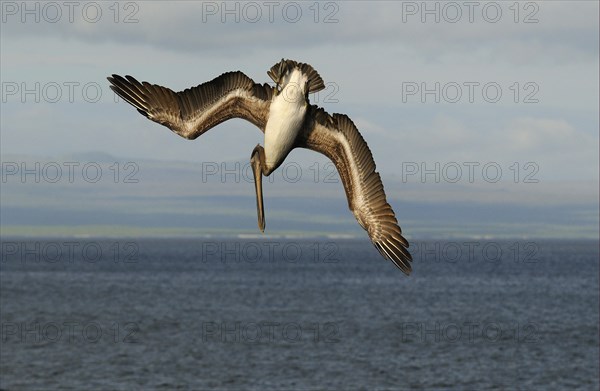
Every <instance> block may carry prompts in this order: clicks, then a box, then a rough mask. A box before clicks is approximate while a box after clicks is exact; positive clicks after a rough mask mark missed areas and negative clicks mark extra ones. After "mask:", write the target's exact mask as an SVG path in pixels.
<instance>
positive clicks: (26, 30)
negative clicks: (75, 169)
mask: <svg viewBox="0 0 600 391" xmlns="http://www.w3.org/2000/svg"><path fill="white" fill-rule="evenodd" d="M115 4H116V5H115ZM1 11H2V24H1V28H2V34H1V51H2V52H1V54H2V55H1V66H2V119H1V121H2V123H1V147H0V150H1V152H2V155H3V161H4V160H6V156H13V155H30V156H46V157H56V156H65V155H69V154H74V153H88V152H103V153H108V154H110V155H113V156H116V157H119V158H122V159H129V160H132V159H154V160H169V161H172V160H177V161H190V162H196V163H199V162H207V161H209V162H222V161H227V160H243V159H247V158H248V157H249V155H250V152H251V150H252V148H253V147H254V145H256V143H258V142H262V134H261V133H260V132H259V131H258V130H256V129H255V128H254V127H253V126H252V125H250V124H248V123H246V122H243V121H241V120H233V121H229V122H228V123H226V124H224V125H221V126H220V127H219V128H218V129H215V130H212V131H211V132H209V133H207V134H206V135H204V136H202V138H200V139H198V140H196V141H195V142H190V141H187V140H184V139H181V138H179V137H176V136H174V135H173V134H172V133H171V132H170V131H169V130H168V129H166V128H164V127H162V126H160V125H158V124H155V123H152V122H150V121H148V120H146V119H145V118H143V117H142V116H140V115H139V114H137V113H136V111H135V110H134V109H133V108H132V107H130V106H129V105H127V104H126V103H124V102H122V101H118V100H117V99H116V98H115V96H114V95H113V93H112V91H111V90H110V89H109V88H108V83H107V81H106V76H108V75H110V74H113V73H118V74H131V75H134V76H135V77H136V78H138V79H141V80H147V81H150V82H152V83H157V84H161V85H164V86H168V87H171V88H172V89H174V90H181V89H184V88H187V87H190V86H193V85H197V84H200V83H202V82H204V81H207V80H210V79H212V78H214V77H216V76H218V75H219V74H221V73H223V72H225V71H230V70H241V71H243V72H244V73H246V74H247V75H248V76H250V77H251V78H253V79H254V80H255V81H257V82H260V83H263V82H267V81H269V79H268V76H267V75H266V71H267V69H269V68H270V67H271V66H272V65H273V64H274V63H276V62H278V61H279V60H280V59H281V58H292V59H295V60H298V61H301V62H307V63H310V64H312V65H313V66H314V67H315V69H317V71H318V72H319V73H320V74H321V76H322V78H323V79H324V81H325V82H326V86H327V88H326V89H325V90H324V91H321V92H320V93H318V94H316V95H313V96H312V97H311V99H312V101H313V102H314V103H317V104H319V105H320V106H323V107H325V109H326V110H327V111H329V112H330V113H333V112H340V113H346V114H348V115H349V116H350V117H351V118H352V119H353V120H354V122H355V123H356V124H357V126H358V127H359V129H360V131H361V132H362V133H363V135H364V137H365V138H366V140H367V141H368V143H369V146H370V148H371V150H372V151H373V153H374V156H375V160H376V163H377V165H378V169H379V171H380V172H381V173H382V176H383V177H384V181H385V179H386V178H392V177H402V175H405V176H406V175H407V174H409V173H410V175H409V176H408V178H409V179H411V180H415V181H417V182H418V181H421V182H422V181H423V177H421V175H420V174H421V172H420V171H421V170H422V169H424V170H425V169H429V170H431V169H433V170H434V171H437V172H438V174H441V176H442V181H443V180H444V177H449V178H451V179H452V178H455V177H456V172H457V171H456V170H457V167H458V168H460V170H461V171H462V172H461V175H462V177H461V179H460V182H461V183H463V184H465V183H467V184H468V181H467V178H468V176H469V167H474V170H475V171H473V173H472V174H473V175H474V178H475V181H477V180H479V181H480V182H481V178H482V177H484V178H489V177H493V176H494V175H495V170H497V168H498V167H499V168H500V170H502V175H503V176H502V179H503V180H505V179H506V180H507V181H512V182H517V183H522V182H523V181H524V178H529V179H535V180H537V181H538V182H540V181H541V182H544V181H545V182H546V183H554V182H557V181H562V182H564V181H577V182H573V183H575V184H574V185H573V186H574V188H573V189H572V193H574V194H575V193H578V191H579V190H581V189H583V190H581V191H586V192H588V191H590V190H589V189H595V188H597V185H594V186H587V185H586V186H584V187H577V186H580V184H581V183H587V184H590V183H592V184H596V183H597V181H598V129H599V124H598V105H599V102H598V44H599V43H598V3H597V2H594V1H582V2H574V1H552V2H518V3H517V2H427V3H423V2H411V1H405V2H387V1H385V2H371V1H369V2H366V1H365V2H362V1H352V2H318V3H317V2H312V1H310V2H279V1H272V2H271V1H268V2H260V1H259V2H220V1H219V2H199V1H198V2H196V1H181V2H161V1H153V2H150V1H131V2H120V3H118V4H117V3H114V2H106V3H105V2H73V3H67V4H65V3H63V2H49V3H44V2H31V3H22V2H11V1H4V2H2V10H1ZM288 159H291V160H294V159H295V160H298V161H302V162H305V163H307V164H310V161H311V159H312V161H313V162H316V161H322V160H321V158H320V157H317V156H315V154H313V153H311V152H307V151H294V152H293V153H292V154H291V155H290V156H289V158H288ZM515 164H516V165H515ZM438 165H439V169H438V168H436V167H438ZM469 165H470V166H469ZM444 167H446V171H444ZM483 167H486V169H488V168H490V167H491V170H492V171H486V172H483ZM407 170H411V171H407ZM415 170H417V171H416V172H415ZM432 178H434V175H430V176H427V175H426V176H425V177H424V180H425V181H432V180H434V179H432ZM447 182H451V181H447ZM483 182H484V183H483V185H485V184H486V183H485V182H487V181H483ZM577 183H579V185H578V184H577ZM480 185H481V183H480ZM570 191H571V190H570ZM526 192H527V193H528V194H530V193H531V189H530V188H527V190H526ZM543 196H544V195H543V194H540V197H543ZM594 197H595V195H594Z"/></svg>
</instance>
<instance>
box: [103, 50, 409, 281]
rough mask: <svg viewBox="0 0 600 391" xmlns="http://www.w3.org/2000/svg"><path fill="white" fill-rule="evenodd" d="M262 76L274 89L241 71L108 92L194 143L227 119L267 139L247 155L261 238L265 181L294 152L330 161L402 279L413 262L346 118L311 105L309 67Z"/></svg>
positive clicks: (282, 65) (291, 65)
mask: <svg viewBox="0 0 600 391" xmlns="http://www.w3.org/2000/svg"><path fill="white" fill-rule="evenodd" d="M267 75H269V77H270V78H271V79H272V80H273V81H274V82H275V86H271V85H269V84H267V83H265V84H262V85H261V84H257V83H255V82H254V81H253V80H252V79H251V78H249V77H248V76H246V75H245V74H244V73H242V72H240V71H235V72H227V73H223V74H222V75H220V76H218V77H216V78H215V79H213V80H211V81H208V82H206V83H203V84H200V85H198V86H196V87H192V88H188V89H186V90H184V91H180V92H174V91H173V90H171V89H169V88H166V87H162V86H159V85H156V84H150V83H148V82H142V83H140V82H138V81H137V80H136V79H135V78H133V77H132V76H125V77H122V76H119V75H112V77H108V80H109V81H110V83H111V86H110V88H111V89H112V90H113V91H114V92H115V93H116V94H117V95H119V96H120V97H121V98H123V99H124V100H125V101H127V102H128V103H129V104H131V105H132V106H133V107H135V108H136V109H137V111H139V112H140V113H141V114H142V115H144V116H145V117H147V118H148V119H150V120H152V121H154V122H158V123H159V124H162V125H164V126H166V127H168V128H169V129H171V130H172V131H173V132H175V133H176V134H178V135H179V136H181V137H184V138H186V139H189V140H194V139H196V138H197V137H199V136H200V135H202V134H203V133H204V132H206V131H207V130H209V129H211V128H212V127H214V126H216V125H218V124H220V123H221V122H224V121H226V120H228V119H231V118H242V119H244V120H246V121H249V122H251V123H253V124H254V125H256V126H257V127H258V128H259V129H260V130H261V131H262V132H263V133H264V147H262V146H261V145H260V144H258V145H257V146H256V147H255V148H254V150H253V151H252V153H251V155H250V163H251V166H252V171H253V176H254V186H255V192H256V209H257V214H258V227H259V229H260V230H261V231H262V232H264V229H265V214H264V204H263V195H262V176H263V175H264V176H269V175H270V174H271V173H272V172H273V171H274V170H276V169H277V168H278V167H279V166H280V165H281V164H282V163H283V161H284V160H285V158H286V157H287V155H288V154H289V153H290V151H291V150H292V149H294V148H307V149H310V150H313V151H316V152H319V153H322V154H323V155H325V156H327V157H328V158H329V159H330V160H331V161H332V162H333V163H334V165H335V167H336V169H337V171H338V173H339V175H340V178H341V179H342V183H343V185H344V190H345V191H346V197H347V200H348V207H349V209H350V210H351V211H352V213H354V216H355V217H356V220H357V221H358V223H359V224H360V226H361V227H362V228H363V229H365V230H366V231H367V232H368V234H369V237H370V239H371V242H372V243H373V245H374V246H375V247H376V248H377V250H378V251H379V253H380V254H381V255H382V256H383V257H384V258H386V259H389V260H391V261H392V262H393V263H394V264H395V265H396V266H397V267H398V268H399V269H400V270H402V271H403V272H404V273H405V274H407V275H408V274H410V272H411V265H410V262H412V257H411V255H410V253H409V252H408V250H407V249H408V246H409V244H408V241H407V240H406V239H405V238H404V237H403V236H402V230H401V229H400V227H399V226H398V221H397V220H396V216H395V214H394V211H393V210H392V207H391V206H390V204H388V202H387V200H386V196H385V192H384V190H383V183H382V182H381V177H380V176H379V174H378V173H377V172H376V171H375V162H374V161H373V156H372V154H371V151H370V149H369V147H368V146H367V143H366V142H365V140H364V139H363V137H362V136H361V134H360V133H359V131H358V129H357V128H356V126H355V125H354V123H353V122H352V120H350V118H348V116H346V115H344V114H333V115H330V114H328V113H327V112H326V111H325V110H323V109H322V108H320V107H318V106H316V105H310V104H309V99H308V95H309V94H310V93H313V92H317V91H320V90H323V89H324V88H325V84H324V83H323V80H322V79H321V76H319V74H318V73H317V71H315V70H314V68H313V67H312V66H310V65H309V64H304V63H300V62H296V61H293V60H285V59H282V60H281V61H280V62H278V63H277V64H275V65H273V66H272V67H271V69H270V70H269V71H267Z"/></svg>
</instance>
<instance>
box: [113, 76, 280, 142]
mask: <svg viewBox="0 0 600 391" xmlns="http://www.w3.org/2000/svg"><path fill="white" fill-rule="evenodd" d="M108 81H110V83H111V84H112V85H111V86H110V88H111V89H112V90H113V91H114V92H115V93H117V95H119V96H120V97H121V98H123V99H125V100H126V101H127V102H129V103H130V104H131V105H132V106H133V107H135V108H136V109H137V110H138V111H139V112H140V113H141V114H143V115H144V116H146V117H148V118H149V119H151V120H152V121H154V122H158V123H159V124H162V125H165V126H166V127H168V128H170V129H171V130H173V131H174V132H175V133H177V134H178V135H180V136H181V137H185V138H187V139H195V138H197V137H198V136H200V135H201V134H202V133H204V132H206V131H207V130H208V129H210V128H212V127H213V126H216V125H218V124H220V123H221V122H223V121H226V120H228V119H231V118H242V119H245V120H247V121H250V122H252V123H253V124H254V125H256V126H258V127H259V128H260V129H261V130H262V131H263V132H264V131H265V125H266V124H267V119H268V116H269V105H270V102H271V98H272V97H273V91H274V88H273V87H271V86H269V85H268V84H263V85H260V84H256V83H254V81H253V80H252V79H250V78H249V77H248V76H246V75H245V74H243V73H242V72H239V71H238V72H227V73H224V74H222V75H221V76H219V77H217V78H215V79H213V80H211V81H209V82H206V83H203V84H200V85H199V86H196V87H193V88H188V89H186V90H184V91H181V92H174V91H173V90H171V89H169V88H166V87H161V86H159V85H156V84H150V83H147V82H142V83H140V82H139V81H137V80H136V79H134V78H133V77H132V76H125V77H121V76H119V75H112V77H109V78H108Z"/></svg>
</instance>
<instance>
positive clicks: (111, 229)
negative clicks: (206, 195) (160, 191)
mask: <svg viewBox="0 0 600 391" xmlns="http://www.w3.org/2000/svg"><path fill="white" fill-rule="evenodd" d="M462 228H463V229H462V230H461V229H460V227H457V228H456V229H455V230H454V231H453V232H450V230H449V229H448V227H440V230H439V231H438V232H436V231H433V230H429V229H412V232H411V235H406V236H407V239H409V240H412V241H415V240H428V239H447V240H453V239H476V240H515V239H517V240H546V239H548V240H560V239H564V240H577V239H582V240H599V235H598V232H597V231H596V232H594V230H593V227H590V228H588V229H581V230H573V229H568V228H566V229H563V230H554V231H550V230H543V229H541V227H535V229H532V230H531V232H532V233H531V234H525V233H524V231H525V230H524V228H525V227H520V228H521V229H520V230H515V229H512V230H511V229H506V228H507V227H497V231H496V232H492V231H490V232H486V233H484V232H481V231H478V230H477V228H478V227H472V228H473V229H472V230H465V229H464V227H462ZM513 228H514V227H513ZM472 231H477V233H475V232H472ZM511 231H512V232H511ZM195 237H204V238H211V237H213V238H214V237H222V238H242V239H243V238H251V239H262V238H264V239H272V238H284V239H285V238H286V237H288V238H300V239H301V238H336V239H362V238H364V239H367V238H368V236H367V234H366V232H362V231H359V230H356V231H347V232H334V231H317V230H314V231H281V230H278V231H273V232H267V233H265V234H261V233H260V232H259V231H258V229H256V230H246V229H245V230H241V229H240V230H235V229H222V228H215V229H207V228H185V227H135V226H109V225H85V226H2V227H0V238H149V239H152V238H195Z"/></svg>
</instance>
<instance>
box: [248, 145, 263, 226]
mask: <svg viewBox="0 0 600 391" xmlns="http://www.w3.org/2000/svg"><path fill="white" fill-rule="evenodd" d="M259 147H260V146H259V145H257V147H256V148H254V151H252V157H251V158H250V164H251V165H252V173H253V174H254V190H255V191H256V212H257V214H258V228H259V229H260V231H261V232H262V233H264V232H265V208H264V205H263V194H262V168H261V157H262V156H261V153H260V150H259ZM260 149H262V147H260Z"/></svg>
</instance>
